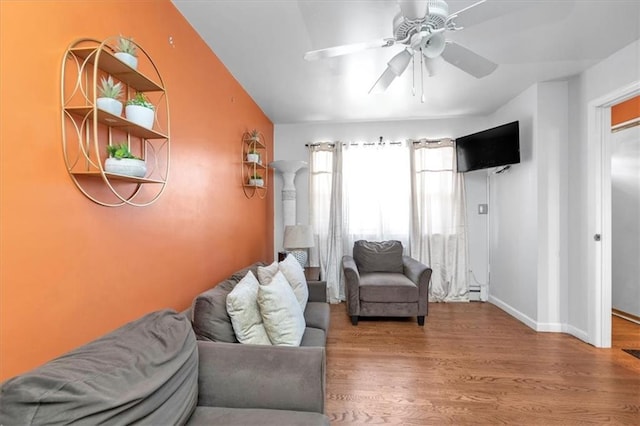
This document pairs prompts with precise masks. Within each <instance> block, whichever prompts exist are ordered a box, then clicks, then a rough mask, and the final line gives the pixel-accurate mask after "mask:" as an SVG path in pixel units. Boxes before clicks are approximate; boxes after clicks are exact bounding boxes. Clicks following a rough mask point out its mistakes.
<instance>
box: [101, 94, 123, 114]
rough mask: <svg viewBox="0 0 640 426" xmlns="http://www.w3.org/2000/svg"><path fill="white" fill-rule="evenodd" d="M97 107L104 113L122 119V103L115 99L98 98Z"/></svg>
mask: <svg viewBox="0 0 640 426" xmlns="http://www.w3.org/2000/svg"><path fill="white" fill-rule="evenodd" d="M96 106H97V107H98V108H100V109H101V110H103V111H107V112H108V113H111V114H113V115H117V116H118V117H120V115H122V102H120V101H119V100H117V99H113V98H98V99H96Z"/></svg>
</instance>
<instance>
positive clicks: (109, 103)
mask: <svg viewBox="0 0 640 426" xmlns="http://www.w3.org/2000/svg"><path fill="white" fill-rule="evenodd" d="M121 95H122V83H121V82H117V83H115V82H114V81H113V77H111V76H109V77H108V78H104V77H102V79H101V80H100V86H98V98H97V99H96V106H97V107H98V108H100V109H101V110H103V111H107V112H108V113H111V114H113V115H117V116H120V115H121V114H122V102H120V101H119V99H120V96H121Z"/></svg>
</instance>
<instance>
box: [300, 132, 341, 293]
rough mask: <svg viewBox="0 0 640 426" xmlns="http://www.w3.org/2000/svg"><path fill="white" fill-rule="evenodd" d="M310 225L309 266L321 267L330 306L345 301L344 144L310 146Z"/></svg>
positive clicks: (321, 275)
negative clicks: (343, 231) (343, 227)
mask: <svg viewBox="0 0 640 426" xmlns="http://www.w3.org/2000/svg"><path fill="white" fill-rule="evenodd" d="M309 194H310V197H309V198H310V199H309V203H310V211H311V213H310V223H311V225H312V226H313V229H314V232H315V239H316V245H315V247H312V248H311V249H310V250H309V253H310V259H309V261H310V265H317V266H320V277H321V279H323V280H325V281H326V282H327V297H328V298H329V302H330V303H337V302H339V301H341V300H344V298H345V296H344V288H343V287H342V286H341V285H340V282H341V276H342V271H341V269H340V268H341V260H342V143H340V142H337V143H335V144H329V143H322V144H316V145H311V146H310V147H309Z"/></svg>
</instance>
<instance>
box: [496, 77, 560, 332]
mask: <svg viewBox="0 0 640 426" xmlns="http://www.w3.org/2000/svg"><path fill="white" fill-rule="evenodd" d="M567 117H568V83H567V82H561V81H560V82H546V83H539V84H536V85H534V86H532V87H530V88H529V89H527V90H526V91H524V92H523V93H521V94H520V95H519V96H517V97H516V98H514V99H513V100H511V101H510V102H509V103H507V104H506V105H504V106H503V107H502V108H500V109H499V110H498V111H496V112H495V113H494V114H493V115H492V120H493V121H494V122H495V123H496V124H500V123H504V122H508V121H514V120H519V121H520V155H521V163H520V164H517V165H514V166H512V167H511V169H510V170H509V171H508V172H507V173H503V174H499V175H495V174H494V175H491V179H490V188H491V196H490V199H491V206H490V207H491V208H490V211H491V212H492V213H493V214H491V215H490V229H491V231H490V233H491V234H490V243H489V245H490V262H491V285H490V300H491V301H492V302H493V303H495V304H496V305H498V306H500V307H501V308H503V309H505V310H506V311H507V312H509V313H511V314H512V315H514V316H516V317H517V318H519V319H520V320H521V321H523V322H525V323H526V324H527V325H529V326H530V327H532V328H534V329H535V330H538V331H561V329H562V325H561V315H560V311H561V307H560V293H561V286H562V277H563V274H566V272H565V269H566V268H564V267H562V266H561V265H563V264H566V256H567V254H566V249H565V247H566V238H567V233H566V232H565V231H564V229H565V228H566V226H565V225H564V223H563V222H562V221H563V218H564V217H565V216H566V213H565V212H566V210H567V208H566V197H567V194H566V192H567V176H566V173H565V172H563V170H564V169H565V167H564V164H565V162H566V161H567V152H568V142H567V139H568V124H567V122H568V120H567ZM565 282H566V281H565Z"/></svg>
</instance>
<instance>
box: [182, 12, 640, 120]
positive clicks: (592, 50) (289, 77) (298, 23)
mask: <svg viewBox="0 0 640 426" xmlns="http://www.w3.org/2000/svg"><path fill="white" fill-rule="evenodd" d="M474 2H475V1H473V0H451V1H449V2H448V3H449V10H450V12H455V11H457V10H460V9H462V8H464V7H466V6H468V5H470V4H472V3H474ZM173 3H174V4H175V5H176V7H177V8H178V10H179V11H180V12H181V13H182V14H183V15H184V16H185V18H186V19H187V20H188V21H189V22H190V23H191V25H192V26H193V27H194V28H195V30H196V31H197V32H198V33H199V34H200V36H201V37H202V38H203V39H204V40H205V42H206V43H207V44H208V45H209V46H210V47H211V49H212V50H213V51H214V53H215V54H216V55H217V56H218V58H220V60H221V61H222V62H223V63H224V64H225V66H226V67H227V68H228V69H229V71H230V72H231V74H233V76H234V77H235V78H236V79H237V80H238V81H239V82H240V84H241V85H242V86H243V87H244V88H245V90H246V91H247V92H248V93H249V95H250V96H251V97H252V98H253V99H254V100H255V101H256V103H257V104H258V105H259V106H260V107H261V108H262V110H263V111H264V112H265V114H266V115H267V116H268V117H269V118H270V119H271V121H273V122H274V123H275V124H283V123H305V122H313V121H333V122H337V121H359V120H366V121H372V120H399V119H417V118H433V117H451V116H461V115H486V114H489V113H491V112H493V111H495V110H496V109H497V108H498V107H499V106H500V105H503V104H504V103H505V102H507V101H508V100H510V99H511V98H513V97H514V96H516V95H517V94H519V93H520V92H522V91H523V90H525V89H526V88H528V87H529V86H531V85H532V84H533V83H535V82H539V81H548V80H557V79H563V78H566V77H569V76H571V75H574V74H577V73H579V72H581V71H583V70H584V69H586V68H589V67H590V66H592V65H593V64H595V63H597V62H599V61H601V60H602V59H604V58H606V57H608V56H609V55H611V54H612V53H614V52H615V51H617V50H619V49H620V48H622V47H624V46H626V45H628V44H629V43H631V42H633V41H634V40H637V39H639V38H640V0H488V1H487V2H486V3H484V4H482V5H480V6H478V7H476V8H473V9H471V10H469V11H468V12H466V13H464V14H463V15H461V16H460V17H459V19H458V20H457V23H458V24H459V25H461V26H464V27H465V29H464V30H462V31H459V32H454V33H452V32H448V33H447V39H450V40H454V41H456V42H458V43H459V44H461V45H463V46H465V47H467V48H469V49H471V50H473V51H474V52H476V53H478V54H480V55H482V56H484V57H486V58H488V59H490V60H492V61H493V62H495V63H497V64H499V66H498V69H497V70H496V71H495V72H494V73H493V74H491V75H489V76H487V77H485V78H483V79H476V78H474V77H472V76H470V75H468V74H466V73H464V72H463V71H461V70H459V69H458V68H456V67H454V66H453V65H450V64H448V63H444V62H443V63H442V67H441V69H440V70H439V73H438V74H437V75H435V76H433V77H428V78H427V77H425V93H426V102H425V103H421V102H420V96H419V94H418V95H417V96H415V97H414V96H412V94H411V89H412V72H411V67H409V69H407V71H406V72H405V73H404V74H403V75H402V76H401V77H400V78H398V79H396V81H394V83H393V84H392V85H391V87H390V88H389V89H388V90H387V91H386V92H385V93H384V94H373V95H369V94H368V91H369V89H370V88H371V86H372V85H373V84H374V83H375V81H376V80H377V78H378V77H379V75H380V74H381V73H382V72H383V71H384V70H385V68H386V63H387V62H388V61H389V59H391V57H392V56H393V55H395V54H396V53H398V52H399V51H400V50H402V46H392V47H388V48H378V49H373V50H367V51H364V52H359V53H356V54H352V55H349V56H343V57H336V58H329V59H324V60H320V61H315V62H307V61H305V60H304V59H303V55H304V53H305V52H306V51H308V50H314V49H322V48H325V47H331V46H336V45H341V44H347V43H357V42H363V41H369V40H374V39H379V38H388V37H393V34H392V20H393V17H394V16H395V14H396V13H397V12H398V11H399V8H398V5H397V3H396V1H395V0H369V1H364V0H357V1H356V0H343V1H340V0H315V1H306V0H301V1H294V0H279V1H272V0H233V1H227V0H173ZM416 69H417V71H418V72H419V68H416ZM638 78H639V79H640V64H638ZM419 81H420V78H419V74H416V88H417V91H418V92H420V83H419Z"/></svg>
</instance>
